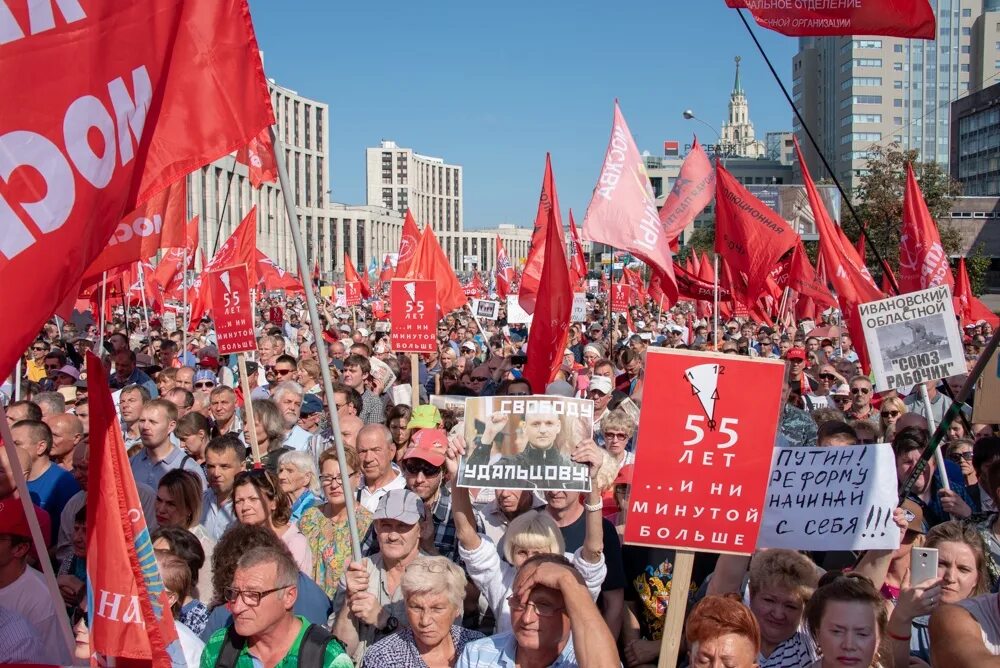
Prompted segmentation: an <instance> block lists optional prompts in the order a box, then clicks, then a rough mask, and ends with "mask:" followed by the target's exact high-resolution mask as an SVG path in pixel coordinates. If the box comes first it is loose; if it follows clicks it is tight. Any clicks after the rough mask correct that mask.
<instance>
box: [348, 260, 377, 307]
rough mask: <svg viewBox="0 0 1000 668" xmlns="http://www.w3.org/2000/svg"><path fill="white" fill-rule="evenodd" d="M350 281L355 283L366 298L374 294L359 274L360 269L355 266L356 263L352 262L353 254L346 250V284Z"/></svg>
mask: <svg viewBox="0 0 1000 668" xmlns="http://www.w3.org/2000/svg"><path fill="white" fill-rule="evenodd" d="M348 283H353V284H354V285H355V286H356V288H357V289H358V290H360V291H361V296H362V297H363V298H364V299H368V298H369V297H371V296H372V293H371V290H369V289H368V285H367V284H366V283H365V282H364V281H362V280H361V277H360V276H358V270H357V269H355V268H354V263H353V262H351V256H350V255H348V254H347V251H344V285H345V286H346V285H347V284H348Z"/></svg>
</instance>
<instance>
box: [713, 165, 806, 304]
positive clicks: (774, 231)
mask: <svg viewBox="0 0 1000 668" xmlns="http://www.w3.org/2000/svg"><path fill="white" fill-rule="evenodd" d="M716 168H717V171H718V175H717V176H716V182H715V183H716V197H715V206H716V215H715V252H716V253H718V254H719V255H721V256H722V257H724V258H725V260H726V262H727V263H728V264H729V267H730V268H731V269H732V270H733V273H734V274H735V275H734V279H735V284H734V285H733V286H732V288H733V289H734V290H735V292H736V293H737V295H739V294H741V293H742V294H743V295H744V298H743V300H742V301H743V302H744V303H745V304H747V305H748V306H749V305H750V304H751V303H753V302H754V301H756V299H757V296H758V295H759V294H760V293H761V291H762V290H763V288H764V283H765V282H766V280H767V277H768V274H769V273H770V272H771V269H772V268H773V267H774V266H775V265H776V264H777V263H778V260H779V259H780V258H781V256H782V255H784V254H785V253H787V252H788V251H789V250H790V249H791V248H793V247H794V246H795V243H796V234H795V232H794V231H793V230H792V228H791V227H789V226H788V223H786V222H785V221H784V220H783V219H782V218H781V216H779V215H778V214H776V213H775V212H774V211H772V210H771V209H770V208H768V206H767V205H766V204H764V203H763V202H761V201H760V200H759V199H757V198H756V197H754V196H753V195H752V194H751V193H750V191H749V190H747V189H746V188H744V187H743V186H742V185H741V184H740V182H739V181H737V180H736V179H735V178H734V177H733V175H732V174H730V173H729V172H728V171H726V169H725V167H723V166H722V165H718V164H717V165H716ZM744 282H745V285H744ZM747 299H749V301H747Z"/></svg>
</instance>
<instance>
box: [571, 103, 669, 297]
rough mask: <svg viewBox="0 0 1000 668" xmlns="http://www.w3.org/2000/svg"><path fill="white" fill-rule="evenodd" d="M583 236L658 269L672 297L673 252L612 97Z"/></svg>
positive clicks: (640, 162)
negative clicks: (611, 114)
mask: <svg viewBox="0 0 1000 668" xmlns="http://www.w3.org/2000/svg"><path fill="white" fill-rule="evenodd" d="M583 236H584V237H585V238H587V239H590V240H592V241H598V242H600V243H604V244H608V245H610V246H613V247H615V248H621V249H624V250H627V251H628V252H630V253H631V254H632V255H635V256H636V257H638V258H640V259H642V260H645V262H646V263H647V264H650V265H652V266H655V267H656V268H657V269H659V270H660V274H661V276H662V278H663V279H666V280H665V281H664V282H663V289H664V291H666V293H667V294H668V296H670V297H671V298H672V300H673V299H674V298H676V296H677V281H676V279H675V278H674V262H673V253H672V252H671V251H670V241H669V239H668V238H667V236H666V235H665V234H664V233H663V228H662V224H661V222H660V217H659V213H658V212H657V210H656V198H655V197H653V187H652V185H651V184H650V182H649V177H648V176H647V175H646V166H645V163H644V162H643V159H642V156H641V155H639V148H638V147H637V146H636V145H635V140H634V139H633V138H632V133H631V132H630V131H629V129H628V124H627V123H626V122H625V117H624V116H623V115H622V112H621V109H620V108H619V106H618V101H617V100H615V114H614V123H613V124H612V127H611V139H610V141H609V142H608V150H607V152H606V153H605V156H604V164H603V165H602V166H601V175H600V177H598V180H597V186H595V188H594V194H593V195H592V196H591V198H590V205H589V206H588V207H587V215H586V216H585V217H584V219H583Z"/></svg>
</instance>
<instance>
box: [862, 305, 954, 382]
mask: <svg viewBox="0 0 1000 668" xmlns="http://www.w3.org/2000/svg"><path fill="white" fill-rule="evenodd" d="M944 318H945V314H943V313H938V314H936V315H929V316H927V317H925V318H917V319H916V320H910V321H909V322H904V323H901V324H895V325H886V326H884V327H879V328H878V330H877V336H878V342H879V352H880V353H881V355H882V364H884V365H885V368H886V369H895V368H896V361H897V360H899V359H902V358H904V357H909V356H911V355H914V354H918V353H933V352H937V354H938V359H939V362H938V363H939V364H943V363H945V362H949V361H951V348H950V347H949V345H948V332H947V330H946V328H945V322H944Z"/></svg>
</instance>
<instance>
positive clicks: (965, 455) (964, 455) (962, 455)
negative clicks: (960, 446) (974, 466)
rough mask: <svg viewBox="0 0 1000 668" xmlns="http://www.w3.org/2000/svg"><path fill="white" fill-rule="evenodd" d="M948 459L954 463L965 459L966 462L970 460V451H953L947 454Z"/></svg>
mask: <svg viewBox="0 0 1000 668" xmlns="http://www.w3.org/2000/svg"><path fill="white" fill-rule="evenodd" d="M948 459H950V460H951V461H953V462H955V463H956V464H959V463H961V462H962V460H965V461H967V462H971V461H972V453H971V452H953V453H951V454H950V455H948Z"/></svg>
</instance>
